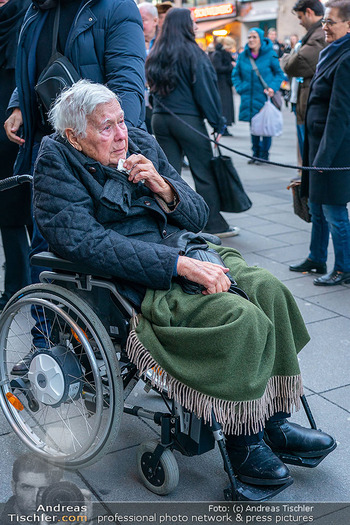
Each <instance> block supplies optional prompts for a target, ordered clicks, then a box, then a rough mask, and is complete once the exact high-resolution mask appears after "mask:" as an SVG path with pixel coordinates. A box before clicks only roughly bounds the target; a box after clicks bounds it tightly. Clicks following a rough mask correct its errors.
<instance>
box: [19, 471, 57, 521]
mask: <svg viewBox="0 0 350 525" xmlns="http://www.w3.org/2000/svg"><path fill="white" fill-rule="evenodd" d="M48 485H49V482H48V479H47V477H46V475H45V474H43V473H40V472H20V474H19V479H18V481H17V482H14V481H13V482H12V490H13V494H14V495H15V497H16V504H17V506H18V509H19V511H20V512H21V513H23V514H32V513H33V512H35V510H36V509H37V497H38V494H41V493H42V492H43V491H44V490H45V489H46V488H47V487H48Z"/></svg>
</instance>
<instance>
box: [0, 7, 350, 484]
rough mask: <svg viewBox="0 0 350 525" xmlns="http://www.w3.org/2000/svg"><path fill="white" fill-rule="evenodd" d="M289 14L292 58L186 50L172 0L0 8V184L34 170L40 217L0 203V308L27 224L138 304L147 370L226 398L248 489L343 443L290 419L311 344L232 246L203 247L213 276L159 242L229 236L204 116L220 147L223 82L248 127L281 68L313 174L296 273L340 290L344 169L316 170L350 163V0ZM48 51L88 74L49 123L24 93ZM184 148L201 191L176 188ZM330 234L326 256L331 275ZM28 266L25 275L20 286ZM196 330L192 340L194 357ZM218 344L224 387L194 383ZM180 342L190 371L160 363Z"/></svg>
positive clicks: (24, 367) (290, 310) (349, 227)
mask: <svg viewBox="0 0 350 525" xmlns="http://www.w3.org/2000/svg"><path fill="white" fill-rule="evenodd" d="M316 4H317V5H316ZM26 7H28V9H27V10H26V9H25V8H26ZM321 10H322V12H321ZM294 12H295V14H296V16H297V17H298V18H299V20H300V24H301V25H302V26H303V27H304V28H305V29H306V30H307V32H306V34H305V36H304V37H303V38H302V39H301V41H300V42H298V41H297V37H295V35H294V38H291V39H290V48H289V49H286V48H284V49H283V46H282V45H281V44H280V43H279V42H278V41H277V37H276V31H275V30H274V29H273V28H271V29H270V30H269V32H268V34H267V36H265V34H264V31H263V30H262V29H261V28H260V27H253V28H251V29H250V30H249V33H248V39H247V40H248V42H247V43H246V45H245V47H244V48H243V49H241V50H240V51H241V52H240V53H238V52H237V53H235V50H234V42H232V40H231V41H230V39H227V38H226V39H223V40H222V41H221V42H217V44H216V46H215V49H214V50H213V51H212V53H211V56H210V57H209V56H208V54H207V53H206V52H205V51H203V50H202V49H201V48H200V47H199V46H198V45H197V43H196V38H195V23H194V21H193V20H192V18H191V14H190V11H189V10H188V9H182V8H175V7H174V6H173V5H172V4H171V2H163V3H162V4H158V5H157V6H156V7H155V6H153V5H151V4H149V3H147V2H144V3H142V4H140V5H139V6H137V5H136V3H135V2H134V0H124V1H121V0H99V1H95V2H85V3H84V2H83V3H82V2H81V0H32V1H31V2H30V1H29V0H28V1H27V2H23V0H2V2H0V50H1V55H0V75H1V77H0V80H1V83H2V84H1V85H3V80H4V85H6V90H1V110H2V112H3V113H4V112H5V109H6V110H7V111H8V112H9V116H8V118H7V119H6V120H5V118H4V120H5V124H4V126H5V131H6V135H7V137H5V136H4V135H1V142H0V144H1V150H0V153H1V155H2V156H3V152H4V151H5V150H6V152H7V151H8V152H11V157H10V156H9V155H7V154H6V155H5V158H6V159H9V163H8V165H7V166H5V165H3V170H2V177H3V178H4V177H6V176H9V175H11V174H12V173H14V174H19V173H29V172H31V173H33V174H34V206H33V208H34V216H33V217H31V216H30V212H29V210H30V195H29V193H28V191H27V190H22V189H21V190H17V189H16V190H15V191H14V192H13V194H12V196H11V198H13V202H12V204H11V207H12V209H9V210H8V212H6V213H4V215H2V210H1V214H0V227H1V234H2V238H3V245H4V251H5V257H6V274H5V291H4V294H3V296H2V299H1V300H2V304H1V305H0V307H4V306H5V304H6V301H7V300H8V298H9V297H10V296H11V294H12V293H13V292H15V291H16V290H18V289H19V288H21V287H22V286H24V285H26V284H27V283H28V282H29V275H28V272H29V263H28V251H29V245H28V241H27V238H28V232H29V233H30V232H31V230H33V235H32V241H31V253H32V254H33V253H37V252H39V251H42V250H46V249H47V248H48V244H49V245H50V247H51V249H52V250H54V251H55V252H56V253H57V254H58V255H60V256H62V257H65V258H68V259H69V260H73V261H79V262H88V263H89V265H90V267H91V266H93V267H96V268H98V270H99V271H101V270H102V271H105V272H106V273H108V274H109V275H112V276H113V277H114V278H115V279H116V282H117V283H119V284H120V283H121V282H122V283H123V285H120V286H121V293H123V294H124V295H126V297H127V298H128V299H129V300H130V301H131V302H132V303H133V304H134V305H135V308H137V309H138V310H140V309H141V311H142V315H143V317H142V320H141V322H140V323H139V325H138V328H137V338H138V344H139V347H140V346H142V348H143V350H142V351H143V352H144V353H146V352H151V350H150V349H153V348H158V354H157V358H158V359H157V360H158V362H159V364H160V366H162V367H163V368H164V370H166V371H167V373H169V374H170V375H172V376H173V377H174V381H177V382H178V383H179V384H181V385H185V386H186V388H188V389H190V390H191V389H192V390H199V392H201V394H203V396H204V397H203V399H205V400H206V402H209V401H208V400H211V401H210V402H213V401H212V400H213V399H214V398H215V399H220V400H221V401H222V400H224V401H225V402H227V405H225V406H226V407H229V408H227V410H226V409H225V410H226V411H225V412H224V413H223V412H222V411H221V412H220V411H219V412H220V414H221V415H220V417H221V423H222V425H223V428H224V430H225V432H226V433H227V446H228V451H229V455H230V459H231V462H232V465H233V467H234V470H235V472H236V474H237V475H238V476H239V477H240V479H241V480H242V481H245V482H249V483H253V484H254V483H255V484H258V485H279V484H284V483H286V482H287V481H288V480H290V473H289V470H288V468H287V467H286V466H285V465H284V464H283V462H282V461H281V460H280V459H279V458H278V457H277V455H276V454H275V452H276V451H282V452H284V453H290V452H293V453H295V454H298V455H300V456H306V457H315V458H317V457H320V456H323V455H325V454H327V453H328V452H329V451H331V450H333V449H334V448H335V446H336V445H335V441H334V439H333V438H332V437H330V436H328V435H327V434H325V433H323V432H320V431H315V430H313V429H306V428H303V427H300V426H298V425H294V424H293V423H290V422H289V421H288V418H289V416H290V413H291V412H292V411H293V410H294V409H295V408H297V407H298V405H299V398H300V395H301V393H302V380H301V374H300V370H299V364H298V359H297V353H298V352H299V351H300V350H301V349H302V348H303V346H305V344H306V343H307V342H308V334H307V331H306V328H305V326H304V323H303V320H302V318H301V315H300V313H299V310H298V308H297V306H296V303H295V302H294V300H293V297H292V296H291V294H290V292H289V291H288V290H287V288H286V287H284V286H283V285H282V284H281V283H280V282H279V281H278V280H277V279H275V278H274V277H273V276H272V275H270V274H269V273H268V272H266V271H265V270H263V269H259V268H251V267H249V266H248V265H247V264H246V263H245V261H244V260H243V258H242V257H241V255H240V254H239V253H238V252H237V251H236V250H234V249H233V248H223V247H218V246H216V245H214V244H213V245H210V246H212V249H213V250H215V251H217V252H218V253H219V255H220V256H221V257H222V259H223V265H222V266H220V265H217V264H213V263H212V262H207V261H202V260H201V261H198V260H194V259H191V258H190V257H188V256H185V255H184V254H183V252H182V251H181V250H180V249H179V246H178V245H176V244H169V242H170V241H169V237H172V240H174V239H176V238H177V237H178V235H179V233H183V232H189V233H191V234H193V236H194V238H195V237H196V236H198V235H203V234H204V237H201V239H202V238H204V239H206V237H205V235H206V234H214V235H215V236H217V237H219V238H220V237H221V238H225V237H232V236H235V235H237V234H238V229H237V228H235V227H233V226H231V225H230V224H228V222H227V221H226V220H225V218H224V217H223V216H222V214H221V213H220V199H219V194H218V188H217V186H216V184H215V181H214V178H213V174H212V171H211V170H212V168H211V158H212V155H213V153H212V148H211V145H210V143H209V141H208V138H209V135H208V131H207V128H206V125H205V122H204V121H205V119H206V120H207V121H208V123H209V124H210V126H211V127H212V129H213V132H214V134H215V137H216V139H217V141H218V142H219V141H220V139H221V136H222V135H230V132H229V131H228V130H227V127H228V126H230V125H232V124H233V123H234V121H235V113H234V105H233V86H234V88H235V90H236V92H237V93H238V94H239V95H240V97H241V102H240V110H239V119H240V120H243V121H245V122H248V123H250V122H251V120H252V118H253V117H254V116H255V115H256V114H258V113H259V112H260V110H261V108H262V107H263V106H264V104H265V102H266V100H268V99H269V98H271V99H272V97H273V96H274V95H275V94H276V93H277V92H278V91H279V89H280V86H281V83H282V81H283V80H284V79H285V75H288V77H290V79H296V83H294V89H295V93H294V96H295V99H293V102H292V104H293V105H292V108H293V110H295V113H296V119H297V120H296V125H297V130H298V138H299V150H300V154H301V155H302V157H303V162H304V165H305V166H317V167H319V168H320V169H319V170H318V171H311V170H309V172H308V171H303V174H302V179H301V188H302V192H303V194H304V195H305V196H307V197H308V198H309V207H310V212H311V216H312V237H311V246H310V254H309V256H308V258H307V259H306V260H305V261H304V262H303V263H301V264H299V265H294V266H291V267H290V269H291V270H292V271H299V272H304V271H316V272H318V273H322V274H325V275H323V276H320V277H318V278H317V279H315V281H314V283H315V285H318V286H332V285H336V284H341V283H343V282H346V281H348V280H350V224H349V217H348V213H347V202H348V201H350V171H339V172H328V171H324V170H323V169H322V168H324V167H332V168H336V167H342V166H350V157H349V153H348V152H349V149H348V148H346V138H347V131H348V130H349V122H350V115H349V111H350V110H349V105H348V103H347V85H348V84H347V81H348V80H349V67H348V64H349V53H350V5H349V2H347V1H345V0H330V1H329V2H327V3H326V10H325V12H324V11H323V7H322V4H321V3H320V2H318V1H313V0H299V1H298V2H297V3H296V4H295V6H294ZM22 23H23V25H22V26H21V24H22ZM9 27H11V28H12V30H11V31H8V28H9ZM21 27H22V29H21ZM55 29H57V41H53V42H52V47H51V45H50V46H48V45H47V42H51V40H52V39H53V40H54V39H55V36H54V37H53V35H55V34H56V32H55ZM9 35H11V38H10V36H9ZM17 42H18V50H17V53H16V44H17ZM53 49H55V50H56V51H58V52H59V53H61V54H62V55H64V56H66V57H67V58H68V59H69V61H70V62H71V64H72V65H73V66H74V68H75V70H76V72H77V73H78V75H79V77H80V78H81V80H79V81H78V82H76V83H75V84H73V86H72V87H70V88H69V89H68V90H64V91H62V92H61V93H60V94H59V96H58V98H57V99H56V101H55V102H54V104H53V105H52V107H51V110H50V111H49V112H48V113H47V112H46V111H45V110H43V106H42V103H41V101H40V98H38V96H37V95H36V91H35V87H36V85H37V83H38V81H39V79H40V77H41V75H42V74H43V72H44V71H45V70H46V68H47V66H48V64H49V63H50V60H52V58H53V56H52V50H53ZM282 69H283V70H284V72H285V73H284V72H283V70H282ZM262 79H263V80H264V82H262ZM145 116H147V119H146V123H147V130H148V131H146V129H145V125H144V121H145ZM197 132H200V134H198V133H197ZM152 134H153V135H154V137H155V138H154V137H153V136H152ZM8 139H9V140H10V142H8ZM251 143H252V151H253V157H254V158H253V159H252V160H251V161H249V162H251V163H253V164H258V163H259V159H261V160H264V161H267V160H268V159H269V150H270V147H271V137H269V136H262V137H260V136H256V135H251ZM10 144H11V148H12V149H11V150H10ZM184 155H186V157H187V159H188V161H189V166H190V169H191V173H192V175H193V179H194V184H195V189H196V191H194V190H192V189H191V188H190V187H189V186H188V185H187V184H186V183H185V182H184V180H183V179H182V178H181V170H182V163H183V157H184ZM119 161H123V164H124V168H123V169H124V170H126V171H127V174H126V175H125V171H123V170H121V169H120V166H119ZM12 165H13V166H12ZM6 198H8V197H7V196H6ZM21 203H23V204H21ZM18 207H20V211H21V213H20V214H19V213H15V210H16V209H18ZM329 232H330V233H331V235H332V239H333V244H334V247H335V256H336V257H335V266H334V269H333V270H332V272H330V273H326V259H327V246H328V237H329ZM210 239H211V240H213V238H212V237H210ZM13 257H15V260H16V264H14V263H12V262H11V260H12V259H11V258H13ZM228 271H230V273H231V274H232V275H234V276H235V278H236V279H237V282H238V285H239V286H241V287H242V288H243V289H244V290H245V291H246V292H247V294H248V296H249V300H246V299H245V298H243V297H241V296H238V295H234V294H230V293H223V292H228V291H229V289H230V286H231V281H230V279H229V277H228V275H227V272H228ZM39 272H40V269H39V270H38V269H36V271H34V270H32V275H31V282H37V281H38V273H39ZM179 278H185V279H187V280H189V281H192V282H193V283H197V284H198V285H200V286H201V292H202V293H199V294H196V295H186V293H185V292H184V291H183V290H182V289H181V288H180V287H179V285H178V282H179V281H178V279H179ZM159 304H162V308H161V309H157V306H158V305H159ZM174 305H175V306H174ZM199 310H201V312H202V313H201V315H200V314H199ZM169 319H171V321H169ZM184 326H186V327H187V328H189V330H187V333H185V332H186V331H184V330H183V329H182V328H183V327H184ZM159 328H160V330H158V332H157V329H159ZM150 333H152V337H151V336H149V334H150ZM162 334H163V335H162ZM164 334H167V336H166V337H164ZM194 337H195V338H197V339H198V338H201V341H202V344H200V348H201V352H202V353H201V354H200V355H197V354H196V352H195V351H194V346H193V338H194ZM218 341H220V345H221V348H220V358H221V369H222V377H221V378H220V381H219V382H218V384H215V385H213V384H212V383H213V382H212V381H211V377H210V375H208V377H206V376H205V369H204V367H201V371H202V374H203V375H202V376H201V377H200V378H199V380H198V379H195V376H191V375H190V374H189V373H187V372H188V371H189V370H190V368H191V367H192V368H193V367H194V368H195V371H196V374H197V376H198V369H199V367H200V366H201V365H202V364H203V362H204V363H205V367H206V369H207V370H209V371H210V370H211V369H212V364H213V363H214V362H215V360H217V352H218ZM180 342H181V343H180ZM179 344H181V347H183V348H187V349H192V350H193V354H191V367H189V366H187V363H188V355H186V354H185V355H184V357H183V358H181V356H176V361H175V360H174V361H172V360H171V359H170V357H172V356H173V354H174V348H173V346H174V345H175V346H176V345H179ZM248 351H249V359H248V353H247V352H248ZM203 352H204V353H205V355H206V358H207V359H206V361H204V360H203ZM169 356H170V357H169ZM181 359H182V361H181ZM30 360H31V354H30V353H29V354H28V355H27V356H26V358H25V359H23V360H22V361H20V362H19V363H17V364H16V365H15V366H14V368H13V370H12V372H13V373H16V374H17V375H21V374H26V373H27V372H28V366H29V363H30ZM174 362H176V363H177V366H176V367H174V366H173V363H174ZM245 362H246V365H244V363H245ZM243 367H244V373H243V372H242V370H243ZM213 405H215V403H214V402H213Z"/></svg>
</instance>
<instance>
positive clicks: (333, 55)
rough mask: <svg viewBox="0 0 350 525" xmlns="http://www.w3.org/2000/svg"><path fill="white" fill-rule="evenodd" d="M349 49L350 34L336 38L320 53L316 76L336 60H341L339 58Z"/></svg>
mask: <svg viewBox="0 0 350 525" xmlns="http://www.w3.org/2000/svg"><path fill="white" fill-rule="evenodd" d="M349 50H350V34H347V35H346V36H345V37H342V38H340V39H339V40H336V41H335V42H333V43H332V44H330V45H329V46H327V47H326V48H325V49H323V50H322V51H321V53H320V57H319V62H318V64H317V68H316V74H315V76H314V78H315V77H318V76H320V75H322V74H323V73H324V72H325V71H326V70H327V69H328V68H329V67H330V66H331V65H332V64H334V62H336V61H337V60H339V58H340V57H341V56H342V55H343V54H344V53H346V52H348V51H349Z"/></svg>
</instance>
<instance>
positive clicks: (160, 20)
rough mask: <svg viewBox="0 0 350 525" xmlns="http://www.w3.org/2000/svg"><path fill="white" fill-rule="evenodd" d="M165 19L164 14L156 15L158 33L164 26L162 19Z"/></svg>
mask: <svg viewBox="0 0 350 525" xmlns="http://www.w3.org/2000/svg"><path fill="white" fill-rule="evenodd" d="M165 17H166V13H162V14H160V15H158V29H159V31H160V30H161V29H162V27H163V24H164V18H165Z"/></svg>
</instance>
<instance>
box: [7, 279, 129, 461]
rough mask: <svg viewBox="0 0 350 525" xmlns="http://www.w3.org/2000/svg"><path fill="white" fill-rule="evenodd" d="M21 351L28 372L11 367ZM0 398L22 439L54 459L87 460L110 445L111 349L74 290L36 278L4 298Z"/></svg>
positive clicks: (114, 429) (115, 369) (115, 382)
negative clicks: (39, 280)
mask: <svg viewBox="0 0 350 525" xmlns="http://www.w3.org/2000/svg"><path fill="white" fill-rule="evenodd" d="M28 354H29V355H28ZM25 357H26V358H27V362H28V371H27V373H25V374H24V375H18V374H17V375H16V374H15V373H14V371H12V368H13V366H14V365H15V364H16V363H18V361H20V360H21V359H23V358H25ZM0 402H1V406H2V408H3V411H4V413H5V416H6V418H7V420H8V421H9V423H10V424H11V426H12V428H13V429H14V431H15V432H16V433H17V435H18V436H19V437H20V439H21V440H22V441H23V442H24V443H25V444H26V445H27V446H28V447H29V448H30V449H31V450H32V451H34V452H35V453H37V454H39V455H40V456H42V457H44V458H46V459H47V460H49V461H51V462H53V463H55V464H60V465H62V466H65V467H76V468H77V467H82V466H86V465H88V464H91V463H93V462H95V461H97V460H98V459H99V458H100V457H101V456H102V455H104V454H105V453H106V452H107V451H108V449H109V448H110V446H111V445H112V443H113V441H114V440H115V438H116V436H117V434H118V431H119V426H120V421H121V417H122V412H123V384H122V379H121V375H120V368H119V363H118V360H117V357H116V351H115V349H114V347H113V344H112V341H111V339H110V337H109V336H108V334H107V332H106V330H105V328H104V326H103V325H102V323H101V321H100V320H99V319H98V317H97V315H96V314H95V313H94V311H93V310H92V309H91V308H90V307H89V306H88V305H87V304H86V303H85V302H84V301H83V300H81V299H80V298H79V297H77V296H76V295H75V294H74V293H73V292H70V291H68V290H66V289H64V288H62V287H60V286H56V285H52V284H35V285H31V286H28V287H27V288H23V289H22V290H20V291H19V292H18V293H17V294H16V295H15V296H14V297H13V298H12V299H11V301H10V303H8V305H7V307H6V309H5V310H4V311H3V313H2V315H1V318H0Z"/></svg>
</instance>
